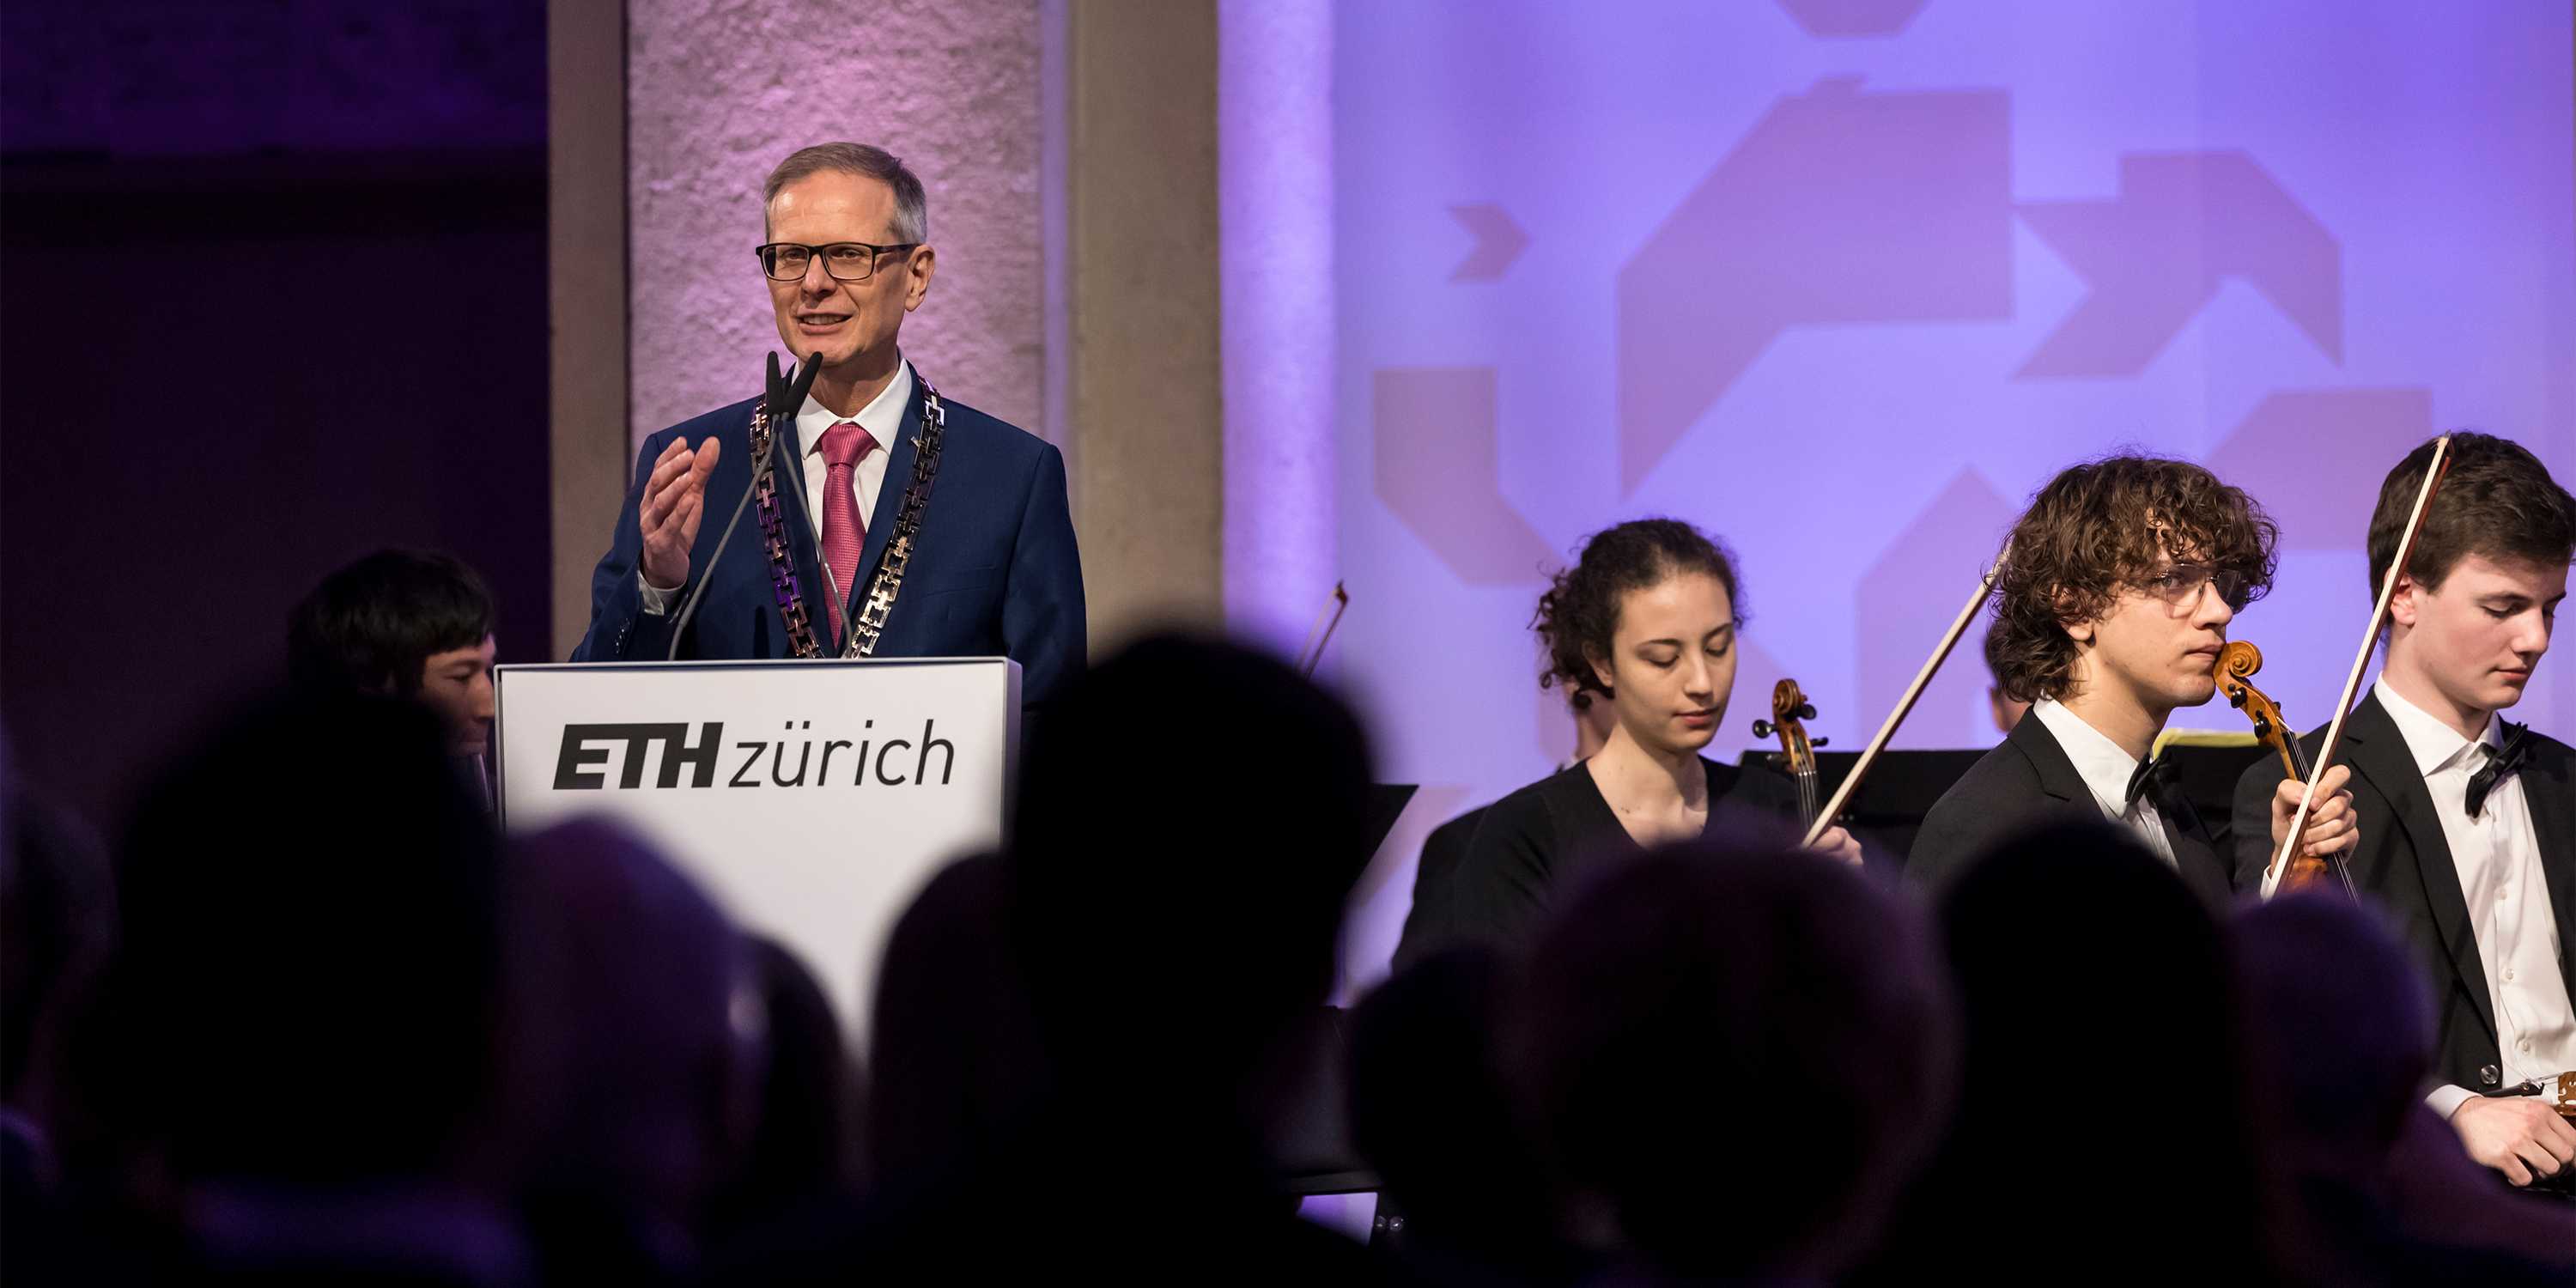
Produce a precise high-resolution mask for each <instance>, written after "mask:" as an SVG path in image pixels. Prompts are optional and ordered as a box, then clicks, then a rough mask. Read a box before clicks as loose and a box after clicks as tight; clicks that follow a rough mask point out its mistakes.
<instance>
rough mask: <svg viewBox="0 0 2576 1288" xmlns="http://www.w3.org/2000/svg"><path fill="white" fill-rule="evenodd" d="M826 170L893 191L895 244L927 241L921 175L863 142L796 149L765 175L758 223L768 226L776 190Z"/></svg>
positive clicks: (927, 216) (926, 204)
mask: <svg viewBox="0 0 2576 1288" xmlns="http://www.w3.org/2000/svg"><path fill="white" fill-rule="evenodd" d="M826 171H832V172H837V173H840V174H855V175H863V176H865V177H867V178H870V179H875V180H878V181H879V182H882V183H884V184H885V185H886V186H887V187H889V188H892V189H894V239H895V240H896V241H899V242H926V241H929V240H930V196H929V194H928V193H925V192H923V191H922V188H921V176H919V175H916V174H914V173H913V172H912V171H911V170H910V169H909V168H907V167H906V166H905V165H904V163H903V160H902V158H900V157H897V156H896V155H894V154H893V153H891V152H888V151H886V150H885V149H884V148H880V147H872V146H870V145H868V144H865V143H817V144H815V145H814V146H812V147H810V148H798V149H796V151H795V152H793V153H791V154H789V155H788V158H787V159H786V160H784V161H781V162H779V163H778V168H777V169H775V170H772V171H770V172H769V178H768V180H767V181H766V182H764V183H762V184H761V185H760V220H761V224H762V226H763V227H766V226H768V223H769V203H770V202H772V201H775V200H777V199H778V190H779V189H781V188H784V187H786V186H787V185H789V184H791V183H794V182H796V181H797V180H799V179H802V178H805V177H807V176H808V175H816V174H822V173H824V172H826Z"/></svg>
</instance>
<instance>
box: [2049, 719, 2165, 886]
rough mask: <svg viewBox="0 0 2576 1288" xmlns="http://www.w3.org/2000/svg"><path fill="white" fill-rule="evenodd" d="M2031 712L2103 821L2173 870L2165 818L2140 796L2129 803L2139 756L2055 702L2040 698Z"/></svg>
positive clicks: (2145, 795) (2151, 803) (2140, 794)
mask: <svg viewBox="0 0 2576 1288" xmlns="http://www.w3.org/2000/svg"><path fill="white" fill-rule="evenodd" d="M2030 713H2031V714H2032V715H2034V716H2037V717H2039V722H2040V723H2041V724H2044V725H2046V726H2048V732H2049V734H2050V736H2052V737H2054V738H2056V739H2057V746H2058V749H2059V750H2061V751H2064V752H2065V753H2066V758H2067V759H2068V760H2071V761H2073V762H2075V772H2076V773H2077V774H2079V775H2081V776H2082V777H2083V779H2084V785H2085V786H2086V787H2087V788H2089V789H2091V790H2092V793H2093V803H2094V804H2096V805H2099V806H2101V807H2102V817H2104V818H2107V819H2110V820H2111V821H2112V822H2115V823H2118V824H2120V825H2121V826H2123V827H2126V828H2128V829H2129V830H2130V831H2132V832H2135V833H2137V834H2138V839H2139V840H2141V841H2144V842H2146V845H2147V848H2148V849H2149V850H2151V851H2154V853H2155V856H2156V857H2157V858H2159V859H2163V860H2164V861H2165V866H2166V867H2169V868H2170V867H2174V866H2175V863H2174V852H2173V838H2171V837H2169V836H2166V835H2165V820H2164V816H2163V815H2161V814H2159V813H2157V812H2156V806H2155V802H2154V801H2153V800H2152V799H2150V797H2149V794H2148V793H2144V792H2141V793H2139V795H2138V799H2137V800H2136V801H2134V802H2132V801H2130V800H2129V799H2127V798H2128V795H2129V780H2130V779H2131V778H2132V777H2135V776H2136V774H2137V772H2138V758H2137V757H2135V756H2132V755H2130V754H2129V753H2128V752H2126V751H2124V750H2122V749H2121V747H2120V744H2118V743H2116V742H2113V741H2111V738H2110V735H2108V734H2105V733H2103V732H2102V731H2101V730H2099V729H2096V728H2094V727H2093V726H2091V725H2089V724H2086V723H2084V717H2082V716H2079V715H2077V714H2075V713H2074V712H2072V711H2069V710H2067V709H2066V707H2065V705H2064V704H2063V703H2060V702H2059V701H2058V700H2057V699H2055V698H2041V699H2040V700H2039V701H2037V702H2034V703H2032V704H2030Z"/></svg>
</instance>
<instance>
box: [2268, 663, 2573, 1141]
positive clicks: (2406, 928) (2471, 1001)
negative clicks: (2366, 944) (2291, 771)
mask: <svg viewBox="0 0 2576 1288" xmlns="http://www.w3.org/2000/svg"><path fill="white" fill-rule="evenodd" d="M2529 738H2530V742H2531V753H2530V759H2528V760H2526V761H2525V762H2524V763H2523V766H2522V769H2521V770H2520V771H2519V774H2518V776H2519V777H2520V778H2521V780H2522V795H2523V799H2524V800H2526V801H2529V802H2530V803H2531V823H2532V831H2533V834H2534V835H2535V837H2536V838H2537V839H2538V840H2539V842H2540V867H2541V872H2542V874H2543V876H2544V877H2545V879H2546V880H2547V881H2548V884H2549V902H2550V905H2551V909H2552V911H2553V912H2554V913H2555V914H2556V919H2557V922H2558V969H2559V972H2560V974H2562V975H2563V976H2565V977H2566V979H2567V987H2568V992H2569V993H2570V994H2572V995H2576V786H2571V779H2572V777H2576V752H2571V751H2570V750H2569V749H2568V746H2567V744H2565V743H2563V742H2559V741H2558V740H2556V739H2554V738H2547V737H2543V736H2541V735H2540V734H2539V733H2538V732H2536V731H2535V732H2533V733H2532V734H2530V735H2529ZM2299 741H2300V744H2301V745H2302V746H2304V747H2305V748H2306V749H2307V753H2308V755H2309V757H2310V758H2311V759H2312V760H2313V758H2314V757H2315V756H2316V754H2317V752H2318V751H2319V750H2321V749H2322V748H2323V747H2324V745H2325V729H2324V727H2323V726H2319V727H2318V728H2316V729H2314V730H2311V731H2310V732H2309V733H2308V735H2307V736H2306V737H2304V738H2301V739H2300V740H2299ZM2336 755H2337V758H2338V759H2339V760H2340V762H2341V763H2343V764H2346V765H2349V766H2351V767H2352V803H2353V809H2354V812H2355V813H2356V814H2358V815H2359V816H2360V823H2361V843H2360V844H2359V845H2358V846H2356V847H2354V849H2353V850H2352V852H2351V853H2350V854H2349V855H2347V856H2346V859H2347V861H2348V862H2349V863H2350V865H2351V870H2352V882H2353V886H2354V887H2355V888H2356V889H2358V890H2360V891H2361V892H2362V894H2363V895H2364V897H2366V898H2369V899H2372V900H2375V901H2377V902H2378V903H2379V905H2380V906H2381V907H2382V908H2383V909H2385V910H2386V912H2387V913H2388V915H2389V916H2390V917H2391V918H2392V919H2393V920H2394V921H2395V922H2396V925H2397V929H2398V931H2399V933H2401V934H2403V935H2404V936H2405V938H2406V942H2407V945H2408V946H2409V947H2411V948H2413V949H2414V950H2415V956H2416V959H2417V961H2418V962H2419V963H2420V964H2421V965H2422V966H2423V967H2424V970H2425V982H2426V984H2428V985H2429V986H2430V987H2431V989H2432V994H2433V1023H2434V1040H2435V1043H2436V1045H2435V1048H2434V1060H2435V1072H2436V1074H2437V1075H2438V1076H2439V1077H2440V1078H2441V1080H2442V1081H2444V1082H2447V1083H2450V1084H2452V1085H2453V1086H2460V1087H2466V1088H2468V1089H2469V1090H2471V1091H2493V1090H2495V1089H2496V1087H2497V1085H2498V1083H2499V1082H2500V1081H2501V1075H2500V1074H2499V1072H2498V1069H2499V1066H2500V1063H2501V1062H2500V1060H2499V1058H2498V1057H2499V1052H2498V1050H2497V1047H2496V1024H2495V999H2494V998H2493V997H2491V996H2489V995H2488V993H2487V970H2486V959H2485V958H2484V957H2482V956H2481V955H2480V954H2479V952H2478V937H2477V931H2476V928H2475V926H2474V925H2473V924H2472V923H2471V922H2470V920H2469V908H2468V900H2467V898H2466V897H2465V896H2463V895H2462V894H2461V893H2460V870H2459V868H2458V867H2457V866H2456V865H2455V864H2454V863H2453V861H2452V858H2451V844H2450V842H2449V840H2447V839H2446V838H2445V837H2444V836H2443V834H2442V820H2441V819H2440V818H2439V817H2437V816H2436V815H2435V814H2434V812H2433V793H2432V791H2431V790H2430V789H2429V788H2427V787H2425V786H2424V776H2423V774H2422V773H2421V772H2420V771H2418V770H2417V769H2416V767H2415V755H2414V753H2413V752H2412V751H2410V750H2408V749H2407V746H2406V737H2405V735H2404V734H2402V733H2400V732H2398V729H2397V722H2396V721H2395V720H2393V719H2391V718H2390V717H2389V715H2388V709H2387V708H2386V707H2383V706H2381V705H2380V704H2379V698H2378V697H2377V696H2376V695H2372V696H2370V697H2367V698H2364V699H2363V700H2362V703H2361V705H2360V706H2357V707H2354V708H2353V710H2352V715H2351V716H2350V717H2349V718H2348V719H2346V720H2345V721H2344V726H2343V745H2342V746H2341V747H2340V748H2338V749H2337V751H2336ZM2286 776H2287V775H2286V774H2284V773H2283V772H2282V769H2281V761H2280V758H2279V757H2277V756H2267V757H2265V758H2263V759H2262V760H2261V761H2258V762H2256V763H2255V765H2254V766H2253V767H2252V768H2250V769H2248V770H2246V771H2245V776H2244V777H2242V778H2240V779H2238V780H2237V782H2236V824H2237V830H2238V835H2239V838H2240V839H2239V840H2238V841H2237V844H2236V885H2237V888H2238V889H2239V890H2241V891H2245V892H2248V893H2251V892H2253V891H2256V890H2259V889H2261V888H2262V884H2263V868H2264V866H2265V865H2266V864H2268V863H2270V862H2271V861H2272V850H2271V847H2270V846H2269V845H2267V844H2265V843H2264V841H2265V838H2266V837H2268V836H2269V834H2270V828H2271V824H2270V823H2269V822H2268V819H2269V818H2270V810H2271V799H2272V793H2273V791H2274V789H2275V788H2277V787H2278V786H2279V785H2280V782H2281V780H2282V779H2283V778H2284V777H2286ZM2248 817H2260V818H2264V819H2266V820H2267V821H2266V822H2265V823H2263V824H2262V825H2261V826H2260V827H2258V828H2256V829H2255V833H2254V834H2253V835H2252V836H2250V837H2249V836H2247V835H2246V833H2245V820H2246V819H2247V818H2248Z"/></svg>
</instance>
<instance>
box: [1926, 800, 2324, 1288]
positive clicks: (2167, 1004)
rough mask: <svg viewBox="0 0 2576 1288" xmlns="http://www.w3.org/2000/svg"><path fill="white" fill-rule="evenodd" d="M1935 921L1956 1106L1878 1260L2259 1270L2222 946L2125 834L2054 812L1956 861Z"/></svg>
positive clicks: (2254, 1186) (2250, 1138)
mask: <svg viewBox="0 0 2576 1288" xmlns="http://www.w3.org/2000/svg"><path fill="white" fill-rule="evenodd" d="M1940 921H1941V929H1942V938H1943V941H1944V944H1945V949H1946V953H1947V956H1948V958H1949V961H1950V966H1951V971H1952V975H1953V978H1954V979H1955V981H1956V983H1957V986H1958V990H1959V996H1960V1001H1961V1006H1962V1013H1963V1015H1964V1017H1965V1019H1966V1024H1967V1029H1966V1036H1967V1048H1966V1057H1967V1058H1966V1064H1965V1066H1964V1070H1963V1074H1964V1076H1963V1082H1962V1086H1961V1095H1960V1107H1959V1116H1958V1119H1957V1122H1956V1124H1955V1126H1954V1128H1953V1130H1952V1133H1951V1136H1950V1139H1949V1141H1948V1142H1947V1144H1946V1145H1945V1147H1944V1148H1943V1150H1942V1152H1941V1155H1940V1157H1939V1158H1938V1159H1937V1160H1936V1162H1935V1164H1934V1167H1933V1168H1932V1170H1931V1171H1930V1172H1929V1173H1928V1174H1927V1175H1926V1176H1925V1177H1924V1179H1923V1180H1922V1182H1921V1183H1920V1184H1918V1185H1917V1187H1916V1190H1915V1193H1914V1195H1913V1196H1912V1199H1913V1201H1912V1202H1911V1203H1910V1205H1909V1209H1908V1211H1907V1212H1906V1213H1905V1216H1904V1220H1903V1221H1902V1223H1901V1226H1900V1229H1899V1232H1898V1235H1897V1237H1896V1238H1895V1239H1894V1240H1892V1243H1891V1247H1890V1249H1889V1251H1888V1254H1887V1258H1886V1260H1887V1261H1888V1262H1890V1263H1892V1265H1891V1266H1888V1267H1883V1268H1891V1269H1892V1270H1893V1273H1894V1275H1895V1277H1896V1279H1897V1280H1898V1281H1902V1280H1907V1279H1913V1278H1918V1277H1922V1276H1928V1275H1934V1274H1960V1273H1974V1274H1986V1273H1992V1274H2009V1275H2029V1274H2035V1273H2042V1272H2043V1271H2052V1270H2057V1269H2062V1268H2063V1267H2064V1266H2065V1265H2067V1264H2076V1262H2069V1261H2068V1260H2067V1259H2068V1258H2079V1259H2081V1263H2084V1264H2088V1265H2089V1264H2090V1263H2092V1262H2095V1261H2099V1260H2101V1259H2102V1258H2105V1257H2109V1256H2112V1253H2111V1251H2110V1250H2112V1249H2117V1250H2118V1253H2117V1256H2116V1259H2115V1264H2113V1265H2111V1266H2109V1269H2110V1270H2113V1271H2117V1272H2118V1273H2120V1274H2121V1275H2123V1276H2124V1277H2125V1276H2145V1277H2154V1276H2155V1275H2158V1274H2173V1275H2180V1274H2183V1273H2186V1272H2187V1270H2190V1269H2203V1270H2205V1269H2206V1268H2207V1267H2209V1266H2241V1267H2248V1268H2251V1269H2249V1270H2248V1273H2252V1274H2256V1275H2258V1276H2259V1275H2260V1274H2262V1273H2265V1271H2264V1269H2263V1268H2265V1267H2271V1266H2275V1265H2277V1263H2278V1260H2279V1258H2278V1256H2277V1254H2276V1250H2275V1248H2274V1246H2273V1244H2272V1242H2271V1239H2270V1235H2269V1233H2268V1231H2270V1230H2271V1228H2272V1226H2273V1220H2272V1218H2273V1217H2275V1216H2276V1215H2278V1212H2279V1205H2280V1197H2279V1194H2278V1192H2277V1189H2276V1187H2275V1186H2274V1185H2273V1184H2272V1183H2271V1182H2270V1180H2269V1179H2268V1177H2267V1174H2266V1171H2265V1168H2264V1166H2263V1163H2262V1159H2263V1157H2264V1155H2265V1151H2266V1142H2267V1139H2268V1138H2267V1135H2266V1133H2267V1132H2268V1129H2269V1128H2268V1124H2267V1123H2266V1122H2265V1121H2264V1120H2263V1119H2262V1117H2261V1116H2260V1115H2259V1114H2257V1113H2256V1112H2255V1109H2254V1107H2253V1101H2252V1100H2251V1099H2250V1098H2249V1097H2250V1090H2249V1083H2250V1082H2251V1080H2252V1069H2251V1065H2250V1061H2249V1057H2248V1054H2247V1037H2246V1033H2245V1020H2244V1011H2243V1007H2242V1005H2241V1003H2240V1000H2239V998H2240V993H2239V991H2238V988H2237V983H2236V977H2235V966H2234V961H2233V956H2232V953H2231V952H2230V949H2229V944H2228V941H2227V938H2226V936H2225V934H2224V932H2223V931H2222V929H2221V927H2220V926H2219V925H2218V923H2217V922H2216V921H2215V920H2214V919H2213V918H2212V917H2211V916H2210V915H2209V913H2208V912H2207V911H2206V910H2205V909H2204V908H2203V906H2202V905H2201V903H2200V902H2199V900H2198V899H2197V898H2196V897H2195V896H2194V895H2193V894H2192V893H2191V891H2190V890H2189V889H2188V888H2187V887H2185V886H2184V885H2183V884H2182V882H2181V880H2180V879H2179V878H2178V877H2177V876H2176V875H2175V874H2174V872H2173V870H2172V868H2171V867H2169V866H2168V865H2166V864H2165V863H2164V862H2163V861H2162V860H2160V859H2158V858H2156V857H2155V856H2154V855H2152V854H2150V853H2149V852H2148V851H2147V850H2146V849H2145V848H2144V847H2143V846H2141V845H2140V844H2139V843H2138V841H2137V840H2136V839H2134V837H2133V836H2132V835H2131V834H2130V833H2129V832H2127V831H2126V830H2124V829H2117V828H2113V827H2110V826H2108V825H2103V824H2093V823H2084V822H2070V823H2062V824H2053V825H2051V826H2048V827H2046V828H2043V829H2039V830H2037V831H2034V832H2032V833H2030V834H2028V835H2025V836H2023V837H2020V838H2018V839H2016V840H2014V841H2011V842H2008V843H2006V844H2005V845H2004V846H2002V847H2001V848H2000V849H1998V850H1997V851H1996V852H1995V853H1993V854H1991V855H1989V856H1987V857H1986V858H1985V859H1983V860H1981V861H1980V862H1979V863H1977V864H1976V865H1975V866H1973V867H1971V868H1970V869H1969V870H1968V871H1967V872H1965V873H1963V874H1962V875H1961V877H1960V878H1959V880H1958V881H1957V883H1956V884H1955V885H1954V886H1953V887H1952V888H1951V890H1950V891H1949V893H1948V895H1947V897H1946V898H1944V900H1943V901H1942V904H1941V908H1940ZM2088 1146H2091V1147H2088ZM2177 1230H2189V1231H2191V1232H2192V1237H2191V1238H2190V1239H2189V1240H2181V1241H2178V1240H2176V1239H2174V1238H2173V1237H2172V1236H2173V1232H2174V1231H2177Z"/></svg>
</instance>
